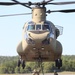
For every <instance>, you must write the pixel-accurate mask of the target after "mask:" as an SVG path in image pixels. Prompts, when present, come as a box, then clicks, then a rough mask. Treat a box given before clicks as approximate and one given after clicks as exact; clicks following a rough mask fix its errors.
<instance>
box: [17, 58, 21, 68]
mask: <svg viewBox="0 0 75 75" xmlns="http://www.w3.org/2000/svg"><path fill="white" fill-rule="evenodd" d="M20 64H21V60H20V59H19V60H18V67H20Z"/></svg>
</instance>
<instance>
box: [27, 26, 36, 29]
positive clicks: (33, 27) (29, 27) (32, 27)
mask: <svg viewBox="0 0 75 75" xmlns="http://www.w3.org/2000/svg"><path fill="white" fill-rule="evenodd" d="M27 30H35V25H28V28H27Z"/></svg>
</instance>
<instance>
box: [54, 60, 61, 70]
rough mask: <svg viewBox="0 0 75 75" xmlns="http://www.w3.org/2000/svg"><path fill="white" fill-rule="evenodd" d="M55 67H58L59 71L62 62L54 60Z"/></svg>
mask: <svg viewBox="0 0 75 75" xmlns="http://www.w3.org/2000/svg"><path fill="white" fill-rule="evenodd" d="M55 65H56V67H58V69H60V67H62V60H61V59H57V60H55Z"/></svg>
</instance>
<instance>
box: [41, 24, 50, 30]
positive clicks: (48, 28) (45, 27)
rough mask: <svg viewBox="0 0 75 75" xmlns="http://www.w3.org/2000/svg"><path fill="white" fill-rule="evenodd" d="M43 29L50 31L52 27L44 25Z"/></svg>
mask: <svg viewBox="0 0 75 75" xmlns="http://www.w3.org/2000/svg"><path fill="white" fill-rule="evenodd" d="M42 29H43V30H50V27H49V25H42Z"/></svg>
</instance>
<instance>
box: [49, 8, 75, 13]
mask: <svg viewBox="0 0 75 75" xmlns="http://www.w3.org/2000/svg"><path fill="white" fill-rule="evenodd" d="M50 12H63V13H72V12H75V9H68V10H55V11H50Z"/></svg>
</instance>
